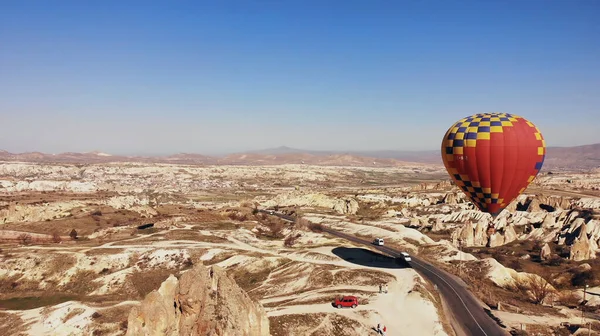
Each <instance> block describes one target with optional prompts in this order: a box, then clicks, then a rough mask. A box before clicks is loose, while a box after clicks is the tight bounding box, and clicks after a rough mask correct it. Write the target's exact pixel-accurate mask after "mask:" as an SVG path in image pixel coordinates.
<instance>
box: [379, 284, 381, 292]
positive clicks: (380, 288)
mask: <svg viewBox="0 0 600 336" xmlns="http://www.w3.org/2000/svg"><path fill="white" fill-rule="evenodd" d="M379 294H381V284H379Z"/></svg>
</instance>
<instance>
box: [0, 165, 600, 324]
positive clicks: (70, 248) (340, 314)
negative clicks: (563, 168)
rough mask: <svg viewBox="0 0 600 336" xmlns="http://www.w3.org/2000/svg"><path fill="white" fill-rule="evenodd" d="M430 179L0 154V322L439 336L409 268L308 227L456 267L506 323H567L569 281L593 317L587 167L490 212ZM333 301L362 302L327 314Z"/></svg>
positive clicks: (593, 247) (435, 300)
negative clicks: (2, 158) (379, 241)
mask: <svg viewBox="0 0 600 336" xmlns="http://www.w3.org/2000/svg"><path fill="white" fill-rule="evenodd" d="M444 174H445V171H443V170H442V168H441V167H437V168H436V167H435V166H430V165H422V166H420V165H407V166H398V167H372V166H370V167H348V166H346V167H339V166H338V167H328V166H312V165H302V164H299V165H277V166H273V165H271V166H217V165H214V166H195V165H176V164H155V163H143V162H138V163H110V164H106V163H92V164H69V163H56V164H42V163H24V162H5V163H1V164H0V242H1V245H0V248H1V251H0V258H1V263H0V287H1V288H2V291H0V309H4V310H0V333H3V332H6V331H7V330H10V331H11V332H12V334H15V335H19V334H20V335H49V334H52V335H71V334H81V330H83V334H94V335H125V334H128V335H133V334H156V335H158V334H169V335H188V334H190V332H192V334H193V333H194V332H196V331H199V330H201V331H200V334H204V332H205V331H208V330H210V331H211V332H214V334H215V335H231V334H237V332H238V331H239V332H240V333H239V334H243V333H242V331H240V330H243V331H244V332H248V335H267V334H270V335H364V334H367V333H369V330H371V328H372V327H373V326H375V325H376V324H377V323H383V324H385V325H387V326H388V328H390V330H394V331H396V330H397V331H399V332H400V331H401V330H411V331H412V332H411V335H452V334H453V331H452V329H451V327H450V324H449V322H448V320H447V318H446V317H445V316H446V315H445V313H444V309H443V304H442V302H441V301H440V298H439V295H438V294H437V292H436V291H435V289H434V288H433V287H432V286H430V285H429V284H428V283H427V281H425V279H424V278H423V277H422V276H421V275H420V274H419V273H417V272H415V271H414V270H413V269H412V268H410V267H408V268H406V267H398V266H392V265H395V264H394V263H393V260H389V258H388V259H386V257H385V256H382V255H380V254H378V253H375V252H373V251H371V250H369V248H368V247H364V246H356V245H353V244H352V243H349V242H346V241H342V240H340V239H337V238H333V237H332V236H328V235H326V234H323V233H320V232H319V231H318V230H314V229H313V226H312V224H323V225H327V226H329V227H331V228H334V229H337V230H339V231H342V232H346V233H349V234H352V235H356V236H359V237H363V238H369V239H372V238H374V237H381V238H384V239H385V240H386V245H390V246H396V247H398V248H400V249H403V250H406V251H409V252H411V253H413V254H418V255H420V256H421V257H423V258H426V259H427V260H429V261H430V262H433V263H435V264H436V265H438V266H439V267H442V268H445V269H446V270H448V271H450V272H453V273H455V274H457V275H458V276H460V277H462V278H463V279H464V280H465V282H466V283H467V284H468V285H469V288H471V290H472V291H473V292H474V293H475V294H476V295H478V296H479V297H480V299H482V301H483V302H484V303H485V304H487V305H488V307H490V309H491V312H492V314H493V315H494V316H495V317H496V318H497V319H498V320H499V321H501V323H502V324H503V325H504V326H505V327H506V329H507V330H510V329H511V328H518V327H520V326H521V325H526V326H527V327H528V328H529V330H536V328H546V329H544V330H546V331H542V329H538V330H540V332H547V331H548V330H549V329H548V328H555V329H557V330H558V329H560V328H563V327H561V326H560V324H561V322H565V321H569V323H571V324H572V325H577V323H580V322H581V321H580V319H581V318H580V314H581V311H579V313H578V312H577V310H576V308H577V307H579V306H578V305H579V304H580V303H581V301H582V299H583V292H582V288H583V287H582V285H583V284H587V285H589V286H590V288H589V293H587V297H586V300H587V301H586V302H585V304H584V307H585V310H586V311H587V313H586V314H588V316H587V317H586V318H587V319H588V320H589V321H593V317H594V316H596V315H594V314H596V313H595V312H596V311H597V309H598V308H599V307H600V301H599V300H597V299H596V295H595V294H593V295H592V294H590V293H598V294H597V295H600V291H596V290H595V288H596V287H597V286H598V287H600V274H598V271H597V270H599V269H600V259H598V258H596V256H597V252H598V251H599V245H600V225H599V224H600V218H599V213H600V198H598V197H597V196H596V194H595V193H596V192H597V184H595V183H594V181H598V180H599V179H600V172H598V171H588V172H586V173H567V172H556V173H553V174H542V175H540V176H539V177H538V179H536V181H535V182H534V183H533V184H532V186H531V187H530V188H529V189H528V190H527V191H526V192H525V194H523V195H522V196H521V197H520V198H519V199H517V200H516V201H515V202H513V203H512V204H511V205H510V206H509V207H508V208H507V210H505V211H504V212H502V213H501V214H500V215H499V216H498V217H497V218H495V219H492V218H491V217H489V216H487V215H484V214H482V213H481V212H480V211H478V210H475V209H474V208H473V206H472V205H471V204H470V203H469V202H468V201H467V200H466V198H465V197H464V195H463V194H462V193H461V192H459V191H458V190H457V189H456V188H455V187H453V186H452V185H451V184H450V183H449V182H448V179H447V178H445V177H444ZM566 180H569V181H571V182H566ZM257 207H258V208H260V209H275V210H278V211H281V212H284V213H288V214H291V215H293V216H295V217H296V221H295V222H294V223H288V222H285V221H282V220H280V219H278V218H276V217H274V216H268V215H266V214H263V213H258V212H256V210H255V209H256V208H257ZM311 223H312V224H311ZM380 283H386V284H389V288H390V290H389V293H388V294H381V293H379V292H378V289H377V287H378V285H379V284H380ZM540 288H543V289H544V290H543V292H544V293H545V294H544V295H541V294H540ZM546 292H547V293H546ZM340 295H357V296H358V297H359V300H360V305H359V306H358V307H357V309H341V310H339V309H336V308H334V307H332V305H331V302H332V301H333V300H334V299H335V297H337V296H340ZM224 298H227V300H225V299H224ZM228 300H229V301H228ZM223 302H227V304H223ZM199 307H202V308H199ZM399 315H401V316H403V317H404V318H403V319H398V318H397V316H399ZM157 316H160V317H161V319H158V318H157ZM225 317H227V318H225ZM163 320H164V321H168V323H167V322H164V321H163ZM161 321H163V322H161ZM540 321H542V322H540ZM267 322H268V323H267ZM347 326H352V328H348V327H347ZM588 327H589V326H588ZM591 327H592V328H594V326H591ZM235 328H237V329H235ZM563 329H564V328H563ZM236 330H237V331H236ZM579 330H580V332H581V331H582V330H584V326H580V328H579ZM594 330H600V328H596V329H594ZM392 334H393V332H392ZM400 334H401V332H400Z"/></svg>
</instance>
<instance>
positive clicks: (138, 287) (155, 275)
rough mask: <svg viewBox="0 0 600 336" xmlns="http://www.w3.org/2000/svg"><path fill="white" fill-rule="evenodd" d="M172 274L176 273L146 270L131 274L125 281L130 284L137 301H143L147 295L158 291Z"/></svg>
mask: <svg viewBox="0 0 600 336" xmlns="http://www.w3.org/2000/svg"><path fill="white" fill-rule="evenodd" d="M174 273H178V272H177V271H173V270H168V269H147V270H142V271H139V272H133V273H132V274H130V275H129V276H128V277H127V281H128V282H130V283H131V285H132V287H133V289H134V290H135V294H136V295H137V299H140V300H143V299H144V298H145V297H146V295H147V294H148V293H150V292H152V291H153V290H155V289H159V288H160V285H161V284H162V283H163V282H164V281H165V280H167V278H168V277H169V275H171V274H174Z"/></svg>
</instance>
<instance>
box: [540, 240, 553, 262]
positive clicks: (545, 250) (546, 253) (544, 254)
mask: <svg viewBox="0 0 600 336" xmlns="http://www.w3.org/2000/svg"><path fill="white" fill-rule="evenodd" d="M551 255H552V249H550V245H548V243H546V244H544V246H543V247H542V250H541V251H540V259H542V260H547V259H550V256H551Z"/></svg>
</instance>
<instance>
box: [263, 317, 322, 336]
mask: <svg viewBox="0 0 600 336" xmlns="http://www.w3.org/2000/svg"><path fill="white" fill-rule="evenodd" d="M325 317H327V314H324V313H318V314H291V315H281V316H271V317H269V330H270V332H271V335H272V336H288V335H289V334H290V330H294V331H296V332H297V334H298V335H305V333H306V332H308V331H309V330H312V329H315V328H316V327H318V326H319V325H320V324H321V322H322V321H323V319H325ZM315 336H316V335H315Z"/></svg>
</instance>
